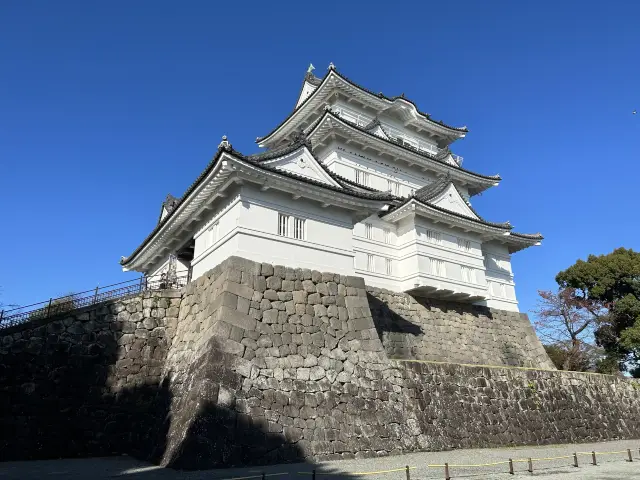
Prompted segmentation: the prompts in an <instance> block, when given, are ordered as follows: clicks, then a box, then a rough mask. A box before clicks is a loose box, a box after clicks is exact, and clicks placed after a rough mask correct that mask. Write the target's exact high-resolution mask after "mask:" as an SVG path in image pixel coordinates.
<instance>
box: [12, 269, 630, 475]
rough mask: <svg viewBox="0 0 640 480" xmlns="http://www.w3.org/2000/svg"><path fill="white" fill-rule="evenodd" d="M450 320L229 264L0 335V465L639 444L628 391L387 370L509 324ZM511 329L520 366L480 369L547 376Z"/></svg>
mask: <svg viewBox="0 0 640 480" xmlns="http://www.w3.org/2000/svg"><path fill="white" fill-rule="evenodd" d="M167 297H169V298H167ZM372 312H373V314H372ZM452 312H453V310H451V307H450V306H447V307H444V306H442V305H441V304H439V305H436V304H433V305H431V304H429V305H428V304H426V303H424V302H423V301H421V300H420V301H419V300H417V299H411V298H410V297H408V296H404V295H392V294H390V293H388V292H381V291H377V290H375V289H369V290H367V289H366V287H365V285H364V282H363V280H362V279H361V278H359V277H350V276H343V275H335V274H332V273H322V272H316V271H311V270H305V269H291V268H284V267H280V266H272V265H269V264H259V263H255V262H251V261H248V260H245V259H241V258H236V257H231V258H229V259H228V260H226V261H225V262H223V263H222V264H221V265H219V266H218V267H216V268H214V269H213V270H211V271H210V272H208V273H207V274H206V275H204V276H202V277H200V278H199V279H197V280H196V281H195V282H192V283H191V284H189V285H188V286H187V287H186V288H185V289H183V290H182V291H181V292H164V293H157V294H153V295H151V296H144V297H143V296H141V297H135V298H130V299H126V300H122V301H115V302H112V303H110V304H104V305H102V306H100V307H98V308H95V309H93V310H87V311H80V312H76V314H74V315H73V316H70V317H68V318H64V319H56V320H54V321H51V322H48V323H46V324H42V325H37V324H29V325H25V326H23V327H21V328H22V329H21V330H20V331H0V346H1V347H0V407H1V410H0V447H1V448H0V452H1V453H0V455H2V458H3V459H17V458H51V457H55V456H75V455H98V454H100V455H103V454H108V453H128V454H134V455H137V456H142V457H144V458H150V459H153V460H154V461H158V462H161V463H162V464H164V465H167V466H172V467H177V468H210V467H216V466H229V465H239V464H245V465H247V464H266V463H275V462H284V461H301V460H313V459H316V460H319V459H336V458H354V457H365V456H379V455H389V454H395V453H403V452H413V451H418V450H438V449H448V448H461V447H491V446H498V445H505V444H545V443H555V442H574V441H595V440H604V439H613V438H633V437H634V436H637V435H638V433H637V432H638V431H640V430H639V429H640V389H639V388H638V384H637V383H634V382H632V381H628V380H625V379H622V378H617V377H612V376H603V375H591V374H579V373H570V372H561V371H554V370H533V369H524V368H507V367H500V366H498V367H491V368H489V367H483V366H468V365H467V366H465V365H456V364H451V363H449V364H447V363H442V364H440V363H432V362H429V361H421V360H416V359H406V360H402V359H399V360H394V359H390V356H392V355H393V356H396V357H397V356H405V357H411V356H413V357H419V356H420V357H422V358H434V357H430V355H442V356H440V357H435V358H438V359H442V358H445V359H451V360H454V359H458V358H459V359H464V360H465V361H466V362H467V363H468V359H469V358H472V359H474V358H476V357H475V356H471V357H469V356H467V357H462V355H464V352H463V351H462V350H461V349H458V348H457V347H456V340H454V339H459V340H457V341H467V342H468V343H467V346H468V348H471V347H474V348H475V349H477V348H479V347H481V346H482V345H483V344H482V343H481V342H485V341H486V342H487V344H486V351H491V352H497V351H498V350H495V349H496V348H498V347H496V346H495V345H493V344H492V343H491V342H492V341H494V342H495V340H494V338H496V337H495V336H499V335H502V333H501V332H505V330H507V328H506V327H505V325H507V326H508V325H510V322H511V323H513V322H516V321H522V322H524V319H523V317H518V318H515V317H512V316H504V317H500V315H501V314H500V313H499V312H497V313H496V312H495V311H490V312H489V313H490V314H491V316H489V315H488V314H487V315H486V319H485V317H483V316H481V315H478V316H476V317H473V314H474V312H473V311H467V310H464V309H461V310H456V313H455V314H454V313H452ZM454 315H457V316H458V317H454ZM471 317H473V318H471ZM453 318H457V319H458V321H459V322H460V323H462V324H464V325H465V326H464V327H461V326H460V325H458V324H455V322H454V321H453ZM518 319H519V320H518ZM483 322H488V323H489V324H491V322H496V325H489V326H487V327H485V326H484V324H483ZM398 325H400V327H398ZM483 328H486V331H485V332H484V333H483V330H482V329H483ZM466 329H468V330H469V332H467V333H466V334H462V333H460V332H461V331H462V330H466ZM514 330H515V331H520V332H521V333H520V334H513V341H514V342H515V343H516V348H521V349H523V351H524V353H522V356H521V357H514V356H510V355H505V356H502V357H500V356H496V358H495V359H492V358H490V357H488V356H487V355H488V354H487V353H486V351H482V350H480V351H479V352H477V353H478V356H477V359H478V361H482V362H486V363H495V361H498V360H497V359H500V361H502V362H504V363H508V362H512V363H517V362H522V363H525V362H524V360H522V359H523V358H524V359H525V360H528V361H535V359H536V358H537V359H538V361H539V362H543V361H545V359H544V358H541V357H540V356H537V357H536V353H535V350H536V348H537V347H536V346H535V345H534V347H532V348H531V349H529V350H527V345H525V344H524V343H523V342H525V341H527V339H526V335H528V333H527V329H526V328H525V326H523V325H520V326H517V327H516V328H514ZM522 332H524V333H522ZM436 333H437V334H436ZM392 334H393V335H392ZM395 334H398V335H399V336H396V335H395ZM464 335H466V337H465V336H464ZM473 335H476V336H480V337H481V340H477V339H475V340H473V341H472V340H469V339H470V338H471V337H472V336H473ZM483 335H484V336H483ZM519 335H524V337H522V336H519ZM451 337H453V338H454V339H451ZM464 338H466V339H467V340H464ZM502 338H504V337H502ZM432 341H433V342H437V341H441V342H444V344H445V346H446V345H449V347H450V348H436V347H433V346H431V342H432ZM532 341H533V340H532ZM518 342H519V343H518ZM454 347H455V348H454ZM491 349H493V350H491ZM532 352H533V353H532ZM483 355H484V356H483ZM496 355H497V354H496ZM492 361H493V362H492ZM62 432H64V435H65V436H67V435H68V436H69V438H70V441H69V442H68V443H66V442H59V438H60V435H61V433H62ZM41 438H43V439H44V441H41ZM56 440H58V441H57V442H56ZM63 443H64V445H60V444H63ZM85 445H86V446H85Z"/></svg>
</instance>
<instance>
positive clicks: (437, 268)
mask: <svg viewBox="0 0 640 480" xmlns="http://www.w3.org/2000/svg"><path fill="white" fill-rule="evenodd" d="M431 273H432V274H433V275H437V276H439V277H446V276H447V270H446V268H445V266H444V262H443V261H442V260H438V259H437V258H432V259H431Z"/></svg>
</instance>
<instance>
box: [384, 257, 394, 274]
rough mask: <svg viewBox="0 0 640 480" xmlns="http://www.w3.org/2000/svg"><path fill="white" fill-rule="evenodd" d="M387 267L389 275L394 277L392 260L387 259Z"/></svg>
mask: <svg viewBox="0 0 640 480" xmlns="http://www.w3.org/2000/svg"><path fill="white" fill-rule="evenodd" d="M385 267H386V272H387V275H393V270H392V263H391V259H390V258H385Z"/></svg>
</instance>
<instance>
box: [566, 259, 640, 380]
mask: <svg viewBox="0 0 640 480" xmlns="http://www.w3.org/2000/svg"><path fill="white" fill-rule="evenodd" d="M556 282H558V285H559V286H560V288H572V289H574V291H575V295H576V297H577V298H578V299H580V300H581V301H584V308H585V309H586V310H588V311H589V312H590V313H592V314H593V315H594V316H595V318H596V322H597V327H596V330H595V339H596V342H597V344H598V345H600V346H602V347H603V348H604V350H605V352H606V359H605V360H603V361H602V362H601V363H602V368H603V369H604V368H609V369H610V368H611V365H614V364H617V366H618V369H619V370H621V371H625V370H629V371H631V373H632V374H634V376H640V368H639V367H640V253H638V252H634V251H633V250H631V249H625V248H618V249H616V250H614V251H613V252H611V253H609V254H607V255H599V256H596V255H590V256H589V258H587V260H586V261H584V260H578V261H577V262H576V263H575V264H574V265H572V266H571V267H569V268H567V269H566V270H564V271H562V272H560V273H559V274H558V275H557V276H556Z"/></svg>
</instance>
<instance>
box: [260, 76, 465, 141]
mask: <svg viewBox="0 0 640 480" xmlns="http://www.w3.org/2000/svg"><path fill="white" fill-rule="evenodd" d="M331 72H334V73H335V74H336V75H337V76H338V77H340V78H341V79H342V80H344V81H345V82H347V83H348V84H350V85H351V86H353V87H355V88H357V89H359V90H362V91H363V92H366V93H368V94H369V95H372V96H374V97H376V98H380V99H383V100H386V101H388V102H394V101H396V100H403V101H405V102H407V103H410V104H411V105H413V107H414V108H415V109H416V112H417V113H418V114H419V115H421V116H422V117H423V118H424V119H425V120H427V121H429V122H430V123H433V124H434V125H437V126H439V127H443V128H446V129H448V130H451V131H452V132H456V133H467V132H468V131H469V130H468V129H467V128H466V127H452V126H451V125H447V124H446V123H444V122H443V121H441V120H433V119H432V118H431V115H430V114H428V113H424V112H421V111H420V110H419V109H418V107H417V106H416V104H415V103H414V102H412V101H411V100H408V99H406V98H405V97H404V96H402V95H400V96H396V97H388V96H386V95H384V94H383V93H382V92H379V93H375V92H373V91H372V90H369V89H368V88H364V87H363V86H361V85H359V84H357V83H356V82H354V81H353V80H351V79H349V78H348V77H345V76H344V75H342V74H341V73H340V72H338V71H337V70H336V69H335V68H331V69H329V70H328V71H327V73H326V74H325V75H324V76H323V77H322V78H318V77H316V76H315V75H313V74H312V77H313V78H314V79H315V80H314V82H318V81H319V83H317V86H316V89H315V90H314V91H313V93H312V94H311V95H309V96H308V97H307V98H305V99H304V100H303V102H302V103H301V104H300V105H298V106H297V107H296V108H294V109H293V110H292V111H291V113H289V115H287V116H286V117H285V118H284V120H282V121H281V122H280V123H279V124H278V125H277V126H276V127H275V128H273V129H272V130H271V131H270V132H269V133H267V134H266V135H265V136H263V137H258V138H257V139H256V142H260V141H262V140H264V139H265V138H269V137H270V136H271V135H273V134H274V133H275V132H276V131H278V130H279V129H280V127H282V126H283V125H284V124H285V123H287V122H288V121H289V119H290V118H291V117H293V116H294V115H295V114H296V112H298V110H300V108H302V107H303V106H304V105H305V104H306V103H307V102H309V101H310V100H311V99H312V98H313V97H314V95H315V94H316V92H318V91H319V90H320V88H321V86H322V84H323V83H324V82H325V81H326V79H327V78H329V75H330V74H331ZM305 80H307V77H306V76H305ZM312 84H314V83H312ZM303 86H304V82H303ZM301 91H302V90H301ZM298 98H300V94H298Z"/></svg>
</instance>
